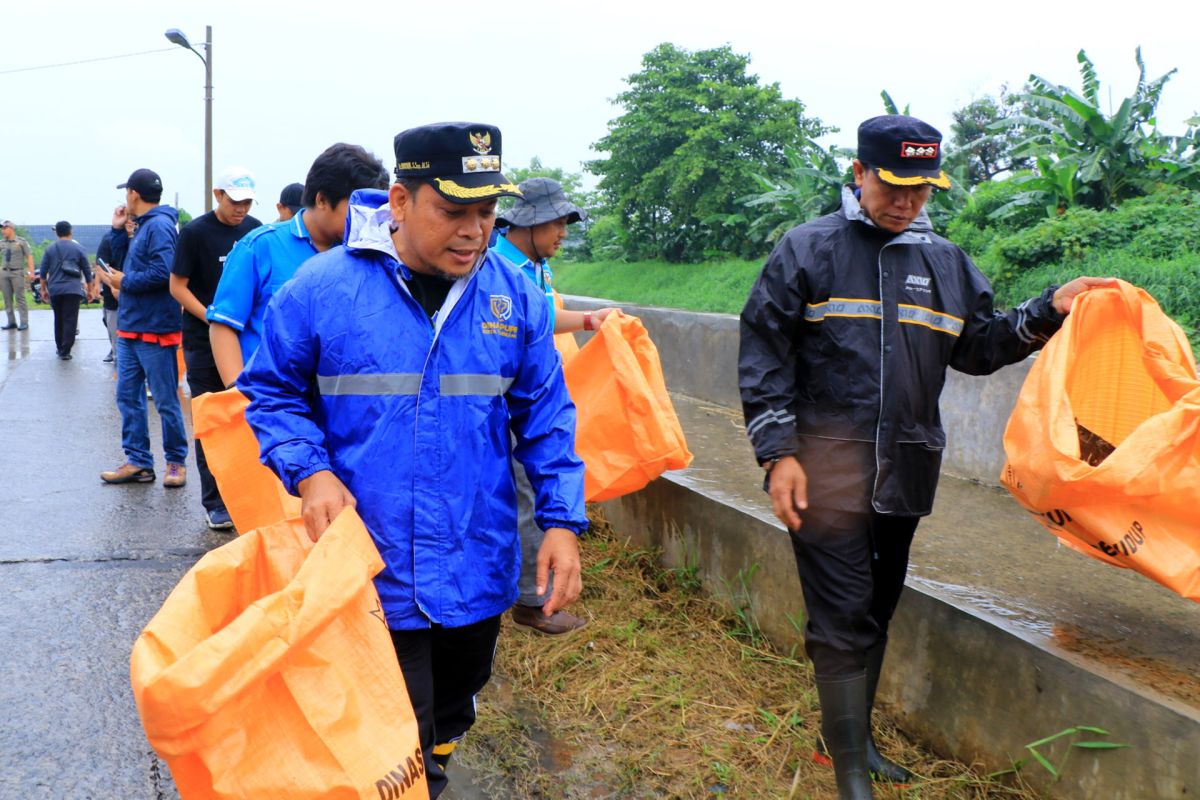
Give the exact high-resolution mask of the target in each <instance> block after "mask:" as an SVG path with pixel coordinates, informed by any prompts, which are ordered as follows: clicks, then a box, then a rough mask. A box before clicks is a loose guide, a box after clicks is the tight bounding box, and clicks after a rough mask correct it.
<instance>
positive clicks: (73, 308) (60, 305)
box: [50, 293, 83, 356]
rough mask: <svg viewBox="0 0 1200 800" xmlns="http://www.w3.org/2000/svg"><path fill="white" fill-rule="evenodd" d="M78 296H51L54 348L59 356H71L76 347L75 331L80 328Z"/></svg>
mask: <svg viewBox="0 0 1200 800" xmlns="http://www.w3.org/2000/svg"><path fill="white" fill-rule="evenodd" d="M82 300H83V298H82V297H80V296H79V295H77V294H70V293H67V294H52V295H50V308H51V309H52V310H53V311H54V346H55V347H57V348H58V355H60V356H63V355H70V354H71V348H72V347H74V346H75V331H76V330H77V329H78V328H79V303H80V302H81V301H82Z"/></svg>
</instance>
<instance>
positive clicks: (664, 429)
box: [563, 312, 692, 502]
mask: <svg viewBox="0 0 1200 800" xmlns="http://www.w3.org/2000/svg"><path fill="white" fill-rule="evenodd" d="M563 374H564V376H565V377H566V381H567V390H568V391H569V392H570V394H571V399H572V400H573V401H574V402H575V407H576V418H577V423H576V429H575V452H576V453H578V454H579V457H580V458H582V459H583V462H584V464H585V465H586V466H587V472H586V474H585V477H584V498H585V499H586V500H588V501H589V502H592V501H599V500H611V499H613V498H615V497H621V496H622V495H626V494H629V493H630V492H636V491H637V490H638V489H641V488H642V487H644V486H645V485H646V484H648V483H649V482H650V481H652V480H654V479H655V478H657V477H658V476H659V475H661V474H662V473H663V472H665V471H666V470H671V469H683V468H685V467H687V466H688V465H689V464H691V463H692V454H691V453H690V452H689V451H688V448H687V441H686V440H685V439H684V436H683V428H682V427H681V426H680V424H679V418H678V417H677V416H676V415H675V407H674V406H673V405H672V404H671V398H670V396H669V395H668V394H667V386H666V383H665V382H664V380H663V374H662V364H661V363H660V362H659V359H658V349H657V348H655V346H654V343H653V342H652V341H650V336H649V334H647V333H646V328H645V326H643V325H642V321H641V320H640V319H638V318H637V317H632V316H628V315H626V314H622V313H620V312H614V313H612V314H610V315H609V316H608V317H607V318H606V319H605V320H604V324H603V325H601V326H600V329H599V330H598V331H597V332H596V335H595V336H593V337H592V338H591V339H590V340H589V341H588V342H587V344H585V345H584V346H583V347H581V348H580V350H579V353H578V354H576V355H575V357H574V358H572V359H571V361H570V362H569V363H568V364H567V365H566V366H565V367H564V368H563Z"/></svg>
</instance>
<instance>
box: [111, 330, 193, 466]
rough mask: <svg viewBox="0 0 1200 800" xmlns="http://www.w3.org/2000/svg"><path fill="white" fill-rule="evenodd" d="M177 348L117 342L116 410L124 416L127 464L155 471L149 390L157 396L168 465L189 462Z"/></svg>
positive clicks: (132, 340)
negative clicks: (149, 415)
mask: <svg viewBox="0 0 1200 800" xmlns="http://www.w3.org/2000/svg"><path fill="white" fill-rule="evenodd" d="M176 349H177V347H175V346H171V347H163V346H162V345H160V344H153V343H151V342H143V341H141V340H139V339H125V338H120V337H118V339H117V408H118V409H119V410H120V412H121V446H122V447H124V448H125V460H126V461H128V462H129V463H130V464H133V465H135V466H138V467H147V468H149V469H153V468H154V456H152V455H151V454H150V426H149V422H148V421H147V418H146V386H147V385H148V386H149V387H150V391H151V392H153V393H154V407H155V408H157V409H158V416H159V420H160V421H161V422H162V436H163V451H164V453H165V454H166V458H167V463H168V464H182V463H184V460H185V459H187V452H188V443H187V432H186V431H185V430H184V427H183V409H182V408H181V407H180V405H179V367H178V365H177V364H176V361H175V350H176Z"/></svg>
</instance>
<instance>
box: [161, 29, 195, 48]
mask: <svg viewBox="0 0 1200 800" xmlns="http://www.w3.org/2000/svg"><path fill="white" fill-rule="evenodd" d="M163 35H164V36H166V37H167V41H168V42H170V43H171V44H177V45H179V46H180V47H186V48H187V49H188V50H191V49H192V43H191V42H189V41H188V38H187V36H185V35H184V33H183V31H181V30H179V28H168V29H167V32H166V33H165V34H163Z"/></svg>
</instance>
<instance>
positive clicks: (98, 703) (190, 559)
mask: <svg viewBox="0 0 1200 800" xmlns="http://www.w3.org/2000/svg"><path fill="white" fill-rule="evenodd" d="M79 327H80V330H81V336H80V340H79V341H78V342H77V344H76V345H75V349H74V359H73V360H71V361H65V362H64V361H60V360H58V358H57V357H56V356H55V352H54V350H55V348H54V336H53V325H52V317H51V313H50V312H49V311H40V310H33V311H31V312H30V330H28V331H22V332H14V331H4V332H0V337H2V338H0V347H4V346H6V347H7V358H6V359H3V360H0V485H2V486H3V494H2V495H0V497H2V498H3V504H2V505H0V509H2V511H0V513H2V514H3V517H4V520H3V522H4V524H3V525H2V526H0V653H2V654H3V655H2V657H0V709H3V713H2V714H0V800H37V798H68V797H69V798H80V800H83V799H84V798H94V799H95V800H100V799H101V798H105V799H107V798H114V799H116V798H121V799H122V800H142V799H143V798H145V799H146V800H158V799H159V798H176V797H178V794H177V793H176V791H175V788H174V785H173V784H172V782H171V777H170V774H169V772H168V771H167V768H166V766H165V765H164V764H163V763H162V762H160V761H159V760H158V758H157V757H156V756H155V755H154V753H153V751H152V749H151V747H150V745H149V743H148V742H147V741H146V737H145V735H144V734H143V732H142V727H141V723H140V721H139V719H138V715H137V709H136V707H135V706H134V702H133V695H132V692H131V690H130V687H129V653H130V649H131V648H132V646H133V642H134V640H135V639H136V638H137V636H138V633H139V632H140V631H141V629H142V627H143V626H144V625H145V624H146V622H147V621H149V619H150V617H151V616H153V614H154V613H155V612H156V611H157V610H158V608H159V606H160V605H161V604H162V602H163V600H164V599H165V598H166V596H167V594H168V593H169V592H170V590H171V589H172V588H173V587H174V585H175V583H176V582H177V581H178V580H179V578H180V577H181V576H182V575H183V573H184V572H186V571H187V569H188V568H189V567H190V566H191V565H192V564H193V563H195V561H196V559H197V558H199V557H200V556H201V555H202V554H204V553H205V552H206V551H207V550H209V549H211V548H213V547H216V546H219V545H220V544H223V543H224V542H226V541H228V540H229V539H230V538H231V536H230V534H228V533H215V532H212V531H209V530H208V528H207V526H206V525H205V523H204V515H203V511H202V509H201V506H200V501H199V479H198V478H197V477H196V475H195V469H194V461H193V456H192V455H191V454H189V456H188V470H189V476H188V477H189V482H188V485H187V486H186V487H184V488H182V489H164V488H163V486H162V484H161V479H162V474H163V464H162V441H161V438H160V435H159V432H158V424H157V422H158V421H157V415H156V414H155V413H154V412H153V410H151V412H150V419H151V442H152V449H153V452H154V454H155V458H156V461H157V463H156V471H157V472H158V474H159V481H160V482H158V483H154V484H143V485H130V486H108V485H104V484H103V483H102V482H101V481H100V479H99V477H98V473H99V472H100V471H101V470H104V469H109V468H111V467H113V466H115V465H117V464H119V463H121V462H122V461H123V460H124V459H123V453H122V451H121V443H120V417H119V415H118V413H117V410H116V406H115V402H114V399H113V393H114V387H115V381H114V376H115V371H114V370H113V368H112V365H110V364H104V363H102V361H101V359H102V358H103V357H104V355H105V353H107V352H108V339H107V336H106V334H105V330H104V325H103V323H102V322H101V317H100V312H99V310H96V309H95V308H94V307H93V308H91V309H87V310H82V311H81V312H80V317H79ZM189 426H190V421H189ZM189 430H190V427H189Z"/></svg>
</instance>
